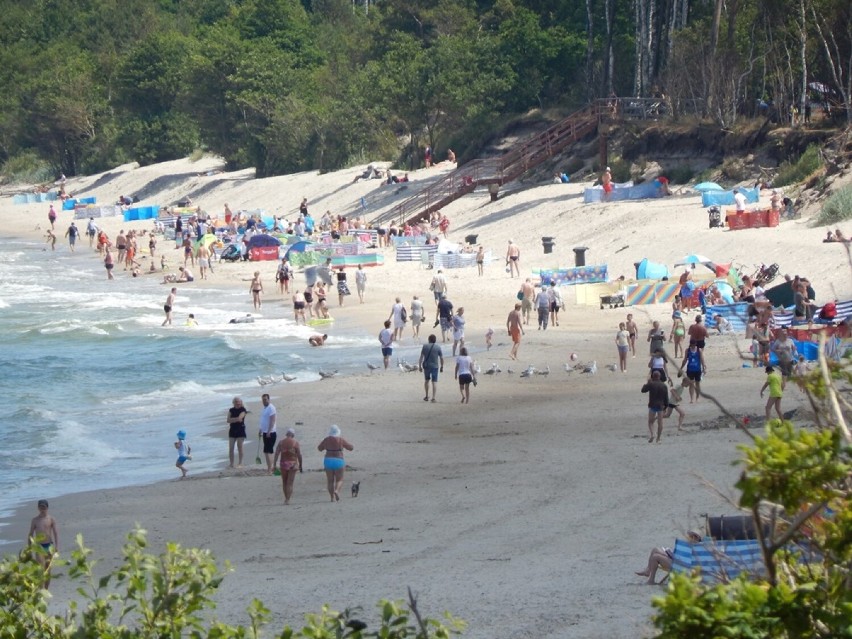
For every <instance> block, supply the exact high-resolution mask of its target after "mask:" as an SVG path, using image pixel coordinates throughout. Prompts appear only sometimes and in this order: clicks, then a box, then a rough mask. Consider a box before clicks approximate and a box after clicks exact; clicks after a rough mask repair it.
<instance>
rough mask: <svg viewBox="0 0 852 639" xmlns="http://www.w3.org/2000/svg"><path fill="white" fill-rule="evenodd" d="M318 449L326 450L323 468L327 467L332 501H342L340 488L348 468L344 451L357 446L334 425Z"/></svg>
mask: <svg viewBox="0 0 852 639" xmlns="http://www.w3.org/2000/svg"><path fill="white" fill-rule="evenodd" d="M317 450H319V451H325V459H324V460H323V468H324V469H325V478H326V481H327V485H328V494H329V495H330V496H331V501H340V489H341V488H343V471H344V469H345V468H346V461H345V460H344V459H343V451H344V450H355V447H354V446H352V444H350V443H349V442H348V441H346V440H345V439H343V437H341V436H340V428H338V427H337V426H336V425H334V426H332V427H331V428H330V429H329V430H328V436H327V437H326V438H325V439H323V440H322V441H321V442H320V444H319V446H317Z"/></svg>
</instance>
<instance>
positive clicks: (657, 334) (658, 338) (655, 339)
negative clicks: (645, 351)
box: [648, 320, 666, 355]
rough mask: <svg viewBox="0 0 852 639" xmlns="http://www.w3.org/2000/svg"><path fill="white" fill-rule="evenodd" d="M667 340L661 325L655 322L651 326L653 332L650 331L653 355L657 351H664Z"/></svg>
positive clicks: (649, 336)
mask: <svg viewBox="0 0 852 639" xmlns="http://www.w3.org/2000/svg"><path fill="white" fill-rule="evenodd" d="M665 338H666V334H665V331H664V330H663V329H661V328H660V323H659V322H658V321H656V320H654V323H653V324H652V325H651V330H650V331H648V343H649V344H650V345H651V348H650V351H651V355H653V354H654V353H656V352H657V351H661V350H663V348H664V345H665V341H666V339H665Z"/></svg>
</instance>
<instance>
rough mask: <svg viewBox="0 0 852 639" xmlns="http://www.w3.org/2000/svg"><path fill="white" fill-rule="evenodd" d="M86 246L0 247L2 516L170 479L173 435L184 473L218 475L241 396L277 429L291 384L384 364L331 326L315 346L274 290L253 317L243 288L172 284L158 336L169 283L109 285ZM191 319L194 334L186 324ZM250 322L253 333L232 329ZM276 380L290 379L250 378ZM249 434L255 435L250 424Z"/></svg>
mask: <svg viewBox="0 0 852 639" xmlns="http://www.w3.org/2000/svg"><path fill="white" fill-rule="evenodd" d="M83 239H84V241H83V245H82V246H80V245H79V243H78V251H77V253H71V252H70V251H69V250H68V247H67V245H65V246H61V245H60V246H61V250H60V246H58V247H57V251H56V252H51V251H44V250H43V245H39V244H36V243H32V242H25V241H18V240H8V239H5V240H2V241H0V282H2V287H0V364H2V371H3V374H2V376H0V391H2V395H3V398H4V401H5V408H4V409H3V412H4V417H3V418H2V419H0V516H4V515H8V514H9V513H10V511H11V510H12V509H13V508H15V507H17V506H19V505H21V503H23V502H28V501H35V500H36V499H39V498H47V499H50V498H53V497H57V496H59V495H62V494H67V493H70V492H81V491H87V490H95V489H107V488H114V487H120V486H128V485H134V484H146V483H151V482H155V481H159V480H164V479H171V478H176V477H177V476H178V473H179V471H178V470H177V469H176V468H175V467H174V463H175V459H176V452H175V449H174V445H173V444H174V441H175V438H176V437H175V434H176V432H177V431H178V430H180V429H183V430H186V431H187V434H188V437H187V439H188V441H189V443H190V445H191V446H192V454H193V459H192V462H191V472H201V471H209V470H213V469H216V468H221V467H222V466H223V465H224V463H225V461H226V459H227V446H226V445H225V444H224V442H223V438H225V437H227V425H226V424H225V421H224V420H225V414H226V412H227V409H228V408H229V407H230V406H231V399H232V397H233V396H234V395H235V394H237V395H241V396H242V397H243V398H244V399H245V400H246V401H247V402H257V401H258V400H259V398H260V395H261V394H262V393H264V392H269V393H270V394H271V395H272V398H273V403H275V402H276V396H278V397H279V398H280V403H279V428H283V426H284V425H288V426H289V425H292V422H291V421H290V420H288V419H287V416H286V404H287V403H289V402H290V401H292V399H293V398H294V397H295V396H296V395H297V393H298V384H299V383H302V382H310V381H316V380H318V379H319V375H318V371H319V370H321V369H322V370H325V369H338V370H339V371H340V374H341V375H345V374H347V373H350V374H351V373H353V372H366V366H365V362H366V361H367V360H370V361H374V362H376V363H379V361H380V359H379V357H378V346H377V342H376V338H375V336H374V335H363V334H359V333H358V332H356V331H354V330H352V331H350V334H349V335H347V334H346V333H345V332H341V331H340V329H341V326H340V324H341V323H340V322H339V321H338V322H337V324H338V325H337V326H335V332H334V338H333V339H332V340H331V341H330V343H329V344H327V345H326V346H324V347H323V348H312V347H310V346H309V345H308V344H307V337H308V336H309V335H311V334H313V333H315V332H317V331H316V329H313V328H311V327H305V326H296V325H295V323H294V321H293V319H292V311H291V309H290V307H289V306H286V307H285V306H283V304H282V300H281V297H280V295H278V294H277V291H276V292H275V293H274V294H273V293H272V292H271V291H272V290H273V287H274V286H275V284H274V282H267V286H266V289H267V299H266V302H265V303H264V305H263V308H262V309H261V311H260V312H258V313H253V309H252V306H251V300H250V299H249V293H248V284H246V286H245V287H244V288H243V287H240V288H230V289H229V288H223V287H218V288H217V287H216V285H215V284H209V283H208V282H207V281H196V282H193V283H191V284H182V285H177V286H178V293H177V299H176V302H175V310H174V316H175V317H174V320H173V323H174V325H173V326H171V327H161V324H162V321H163V319H164V312H163V302H164V301H165V298H166V296H167V295H168V290H169V288H170V287H171V285H163V284H162V283H161V282H162V277H161V276H160V275H155V274H151V275H142V276H140V277H138V278H132V277H130V276H129V275H128V273H125V272H124V271H122V266H121V265H117V266H116V270H115V275H116V279H115V280H112V281H109V280H107V278H106V271H105V270H104V268H103V266H102V262H101V261H100V260H99V259H98V258H97V257H96V256H94V255H93V252H92V251H91V249H89V247H88V246H86V242H85V238H83ZM229 267H230V268H234V266H233V265H230V264H222V265H218V266H216V268H218V269H222V270H225V269H228V268H229ZM196 270H197V269H196ZM268 270H270V269H264V271H268ZM350 299H351V298H350ZM189 313H193V314H194V315H195V317H196V319H197V321H198V324H199V325H198V326H197V327H189V326H186V318H187V315H188V314H189ZM247 313H252V314H253V316H254V317H255V320H256V321H255V322H254V323H242V324H231V323H229V321H230V320H231V319H233V318H238V317H245V315H246V314H247ZM342 328H343V329H344V330H345V328H346V327H345V326H343V327H342ZM282 372H287V373H288V374H290V375H295V376H296V377H297V380H296V381H294V382H293V383H291V384H288V383H286V382H283V381H282V382H278V383H277V384H274V385H266V386H263V387H261V385H260V384H259V382H258V380H257V378H258V376H261V377H267V376H279V377H280V375H281V373H282ZM282 418H283V419H282ZM247 426H248V432H249V434H252V433H254V432H255V431H256V426H257V415H256V414H254V415H249V418H248V419H247ZM249 441H252V439H251V438H249ZM246 454H247V457H248V455H249V454H252V455H253V454H254V449H253V448H251V446H249V447H248V450H247V453H246ZM248 461H253V460H248ZM5 533H6V531H3V530H0V540H2V539H4V538H5V537H6V536H7V535H6V534H5Z"/></svg>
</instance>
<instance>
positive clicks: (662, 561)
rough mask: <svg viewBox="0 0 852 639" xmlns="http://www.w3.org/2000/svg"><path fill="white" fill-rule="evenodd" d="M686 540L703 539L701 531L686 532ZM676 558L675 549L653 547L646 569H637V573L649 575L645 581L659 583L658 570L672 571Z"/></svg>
mask: <svg viewBox="0 0 852 639" xmlns="http://www.w3.org/2000/svg"><path fill="white" fill-rule="evenodd" d="M686 540H687V541H688V542H690V543H692V544H696V543H698V542H699V541H701V533H699V532H697V531H695V530H690V531H689V532H687V533H686ZM673 559H674V550H672V549H671V548H653V549H652V550H651V554H650V555H649V556H648V565H647V566H646V567H645V570H641V571H637V572H636V574H637V575H639V576H640V577H647V578H648V581H646V582H645V583H646V584H648V585H649V586H650V585H654V584H656V583H657V570H659V569H661V568H662V569H663V570H664V571H666V572H671V571H672V560H673Z"/></svg>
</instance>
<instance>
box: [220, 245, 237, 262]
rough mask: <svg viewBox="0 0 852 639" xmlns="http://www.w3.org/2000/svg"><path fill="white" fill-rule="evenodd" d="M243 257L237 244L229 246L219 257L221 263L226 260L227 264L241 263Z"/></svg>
mask: <svg viewBox="0 0 852 639" xmlns="http://www.w3.org/2000/svg"><path fill="white" fill-rule="evenodd" d="M242 257H243V256H242V253H241V252H240V247H239V246H237V245H236V244H228V246H226V247H225V248H224V249H223V250H222V254H221V255H220V256H219V261H222V260H224V261H226V262H239V261H240V260H241V259H242Z"/></svg>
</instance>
